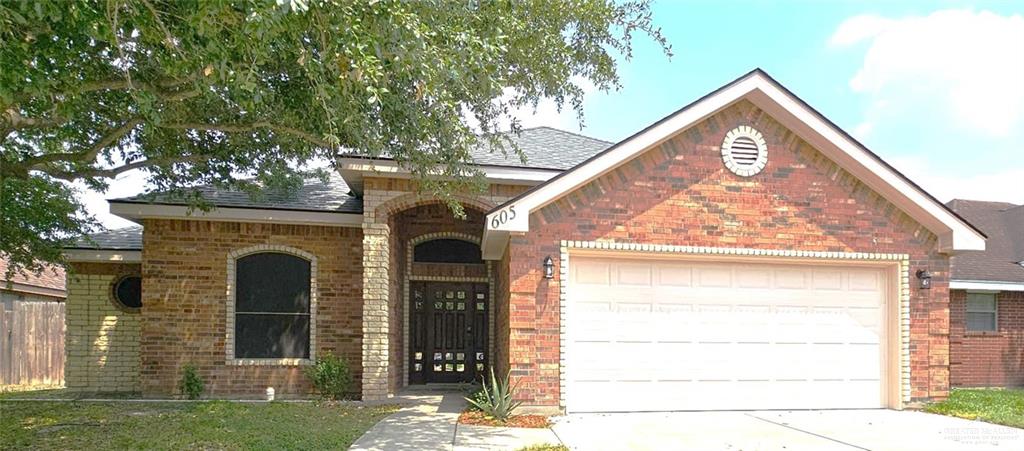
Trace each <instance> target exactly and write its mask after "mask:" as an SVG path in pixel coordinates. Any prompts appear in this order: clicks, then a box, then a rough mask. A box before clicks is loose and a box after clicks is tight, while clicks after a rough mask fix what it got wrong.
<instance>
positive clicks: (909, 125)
mask: <svg viewBox="0 0 1024 451" xmlns="http://www.w3.org/2000/svg"><path fill="white" fill-rule="evenodd" d="M654 17H655V20H656V22H657V23H658V24H659V25H660V26H661V27H662V29H663V31H664V33H665V35H666V37H668V39H669V41H670V42H671V43H672V46H673V50H674V53H675V55H674V57H673V58H672V59H671V60H669V59H667V58H665V57H664V56H663V55H662V54H661V52H660V50H659V49H658V47H657V46H656V45H654V44H651V43H649V42H646V41H643V40H638V41H637V43H638V47H637V52H636V54H635V57H634V58H633V60H632V61H623V62H622V63H621V66H620V71H621V75H622V83H623V86H624V87H623V89H622V90H621V91H618V92H613V93H610V94H605V93H600V92H595V93H591V94H589V95H588V98H587V102H586V111H585V113H586V127H585V128H584V129H583V131H582V132H583V133H584V134H587V135H591V136H595V137H599V138H603V139H607V140H610V141H617V140H620V139H622V138H625V137H627V136H629V135H631V134H632V133H634V132H636V131H638V130H640V129H641V128H643V127H645V126H646V125H648V124H650V123H652V122H654V121H656V120H658V119H660V118H661V117H663V116H665V115H667V114H670V113H672V112H673V111H675V110H676V109H678V108H680V107H681V106H683V105H685V104H687V103H689V102H691V101H693V100H694V99H697V98H699V97H700V96H702V95H704V94H706V93H708V92H710V91H712V90H714V89H716V88H718V87H719V86H721V85H723V84H725V83H727V82H729V81H731V80H732V79H734V78H736V77H738V76H740V75H742V74H744V73H746V72H748V71H749V70H751V69H753V68H755V67H760V68H762V69H764V70H765V71H767V72H768V73H769V74H770V75H772V76H773V77H775V78H776V79H777V80H778V81H780V82H781V83H782V84H784V85H785V86H786V87H788V88H789V89H790V90H792V91H793V92H795V93H796V94H797V95H798V96H800V97H801V98H802V99H804V100H805V101H806V102H808V103H809V104H811V106H813V107H814V108H815V109H817V110H819V111H820V112H821V113H823V114H824V115H825V116H827V117H828V118H829V119H831V120H832V121H833V122H835V123H836V124H838V125H839V126H840V127H842V128H843V129H845V130H846V131H848V132H850V133H851V134H853V135H854V136H855V137H857V138H858V139H859V140H861V141H862V142H863V143H864V144H865V145H867V146H868V147H869V148H870V149H871V150H873V151H874V152H876V153H878V154H879V155H881V156H882V157H883V158H885V159H886V160H887V161H889V162H890V163H891V164H893V165H895V166H896V167H897V168H898V169H900V170H901V171H903V172H904V173H906V174H907V175H908V176H910V177H911V178H912V179H914V180H915V181H916V182H919V183H920V184H921V185H922V186H924V187H925V188H926V189H928V190H929V191H931V192H933V194H935V195H936V196H937V197H938V198H939V199H941V200H943V201H946V200H949V199H951V198H953V197H966V198H981V199H991V200H1004V201H1012V202H1017V203H1024V87H1022V86H1021V85H1022V84H1024V1H1015V2H941V1H939V2H936V1H930V2H834V1H832V2H821V1H817V2H814V1H791V2H767V1H742V2H727V1H690V2H677V1H666V0H662V1H660V2H657V3H655V5H654ZM549 116H554V114H553V113H552V112H551V111H548V112H547V114H545V112H544V111H543V108H542V111H540V112H539V114H538V115H537V116H536V117H533V118H530V119H533V120H532V121H531V120H530V119H527V123H528V124H534V123H554V124H555V125H557V126H560V127H562V128H569V129H578V126H577V125H576V123H575V120H574V119H573V117H572V115H571V114H561V115H559V117H558V118H557V119H555V118H552V117H549Z"/></svg>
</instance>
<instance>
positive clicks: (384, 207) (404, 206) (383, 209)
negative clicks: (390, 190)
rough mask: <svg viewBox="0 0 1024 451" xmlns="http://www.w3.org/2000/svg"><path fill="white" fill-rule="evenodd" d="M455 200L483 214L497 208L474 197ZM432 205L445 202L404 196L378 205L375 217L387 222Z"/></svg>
mask: <svg viewBox="0 0 1024 451" xmlns="http://www.w3.org/2000/svg"><path fill="white" fill-rule="evenodd" d="M454 198H455V200H456V201H458V203H460V204H462V206H463V207H471V208H473V209H475V210H479V211H480V212H482V213H486V212H488V211H490V210H491V209H492V208H494V206H495V205H494V204H493V203H491V202H488V201H486V200H483V199H480V198H478V197H474V196H466V195H456V196H454ZM431 204H444V202H442V201H441V200H439V199H435V198H430V197H424V196H422V195H420V194H416V193H408V194H403V195H400V196H398V197H395V198H392V199H390V200H388V201H386V202H384V203H382V204H380V205H378V206H377V208H375V209H374V217H375V218H376V221H377V222H383V221H387V220H388V219H389V218H390V217H391V216H392V215H394V214H395V213H399V212H402V211H405V210H411V209H413V208H416V207H421V206H424V205H431Z"/></svg>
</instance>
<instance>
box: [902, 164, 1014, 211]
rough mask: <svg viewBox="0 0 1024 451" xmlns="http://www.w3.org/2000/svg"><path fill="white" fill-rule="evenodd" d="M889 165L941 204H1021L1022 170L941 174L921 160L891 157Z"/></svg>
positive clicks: (945, 172)
mask: <svg viewBox="0 0 1024 451" xmlns="http://www.w3.org/2000/svg"><path fill="white" fill-rule="evenodd" d="M888 161H889V163H890V164H892V165H893V167H895V168H896V169H897V170H899V171H900V172H902V173H903V174H904V175H906V176H907V177H908V178H910V180H912V181H914V183H917V184H918V185H919V186H920V187H921V188H924V190H925V191H927V192H928V193H930V194H931V195H933V196H935V197H936V198H937V199H939V200H941V201H942V202H948V201H950V200H952V199H972V200H986V201H1001V202H1011V203H1015V204H1024V189H1021V186H1022V180H1024V168H1004V167H997V168H994V169H993V170H992V171H989V172H985V173H974V174H963V173H956V172H949V171H941V170H939V169H937V168H935V167H934V166H933V165H931V164H929V163H928V160H927V159H926V158H921V157H895V158H890V159H888Z"/></svg>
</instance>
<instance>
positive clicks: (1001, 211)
mask: <svg viewBox="0 0 1024 451" xmlns="http://www.w3.org/2000/svg"><path fill="white" fill-rule="evenodd" d="M946 205H947V206H949V208H951V209H952V210H953V211H955V212H956V213H957V214H958V215H960V216H962V217H963V218H964V219H966V220H967V221H969V222H970V223H971V224H974V226H975V227H977V228H979V229H981V231H982V232H984V233H985V235H987V236H988V241H986V242H985V250H984V251H979V252H963V253H960V254H956V255H954V256H953V257H952V258H950V266H951V268H952V272H953V279H956V280H982V281H993V282H1020V283H1024V266H1021V265H1020V264H1019V262H1021V261H1024V205H1015V204H1010V203H1006V202H985V201H978V200H962V199H954V200H952V201H950V202H949V203H948V204H946Z"/></svg>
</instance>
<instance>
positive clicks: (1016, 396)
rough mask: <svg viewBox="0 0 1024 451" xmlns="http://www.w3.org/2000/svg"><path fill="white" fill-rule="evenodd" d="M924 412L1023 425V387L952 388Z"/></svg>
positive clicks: (1023, 426) (1017, 426)
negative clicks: (944, 396) (947, 397)
mask: <svg viewBox="0 0 1024 451" xmlns="http://www.w3.org/2000/svg"><path fill="white" fill-rule="evenodd" d="M924 410H925V411H926V412H931V413H938V414H942V415H949V416H954V417H960V418H967V419H970V420H981V421H987V422H989V423H996V424H1003V425H1006V426H1012V427H1015V428H1024V390H1022V389H1017V390H1011V389H1007V390H1000V389H963V388H961V389H955V390H953V391H951V392H950V393H949V399H947V400H945V401H942V402H937V403H934V404H929V405H928V406H926V407H925V409H924Z"/></svg>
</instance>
